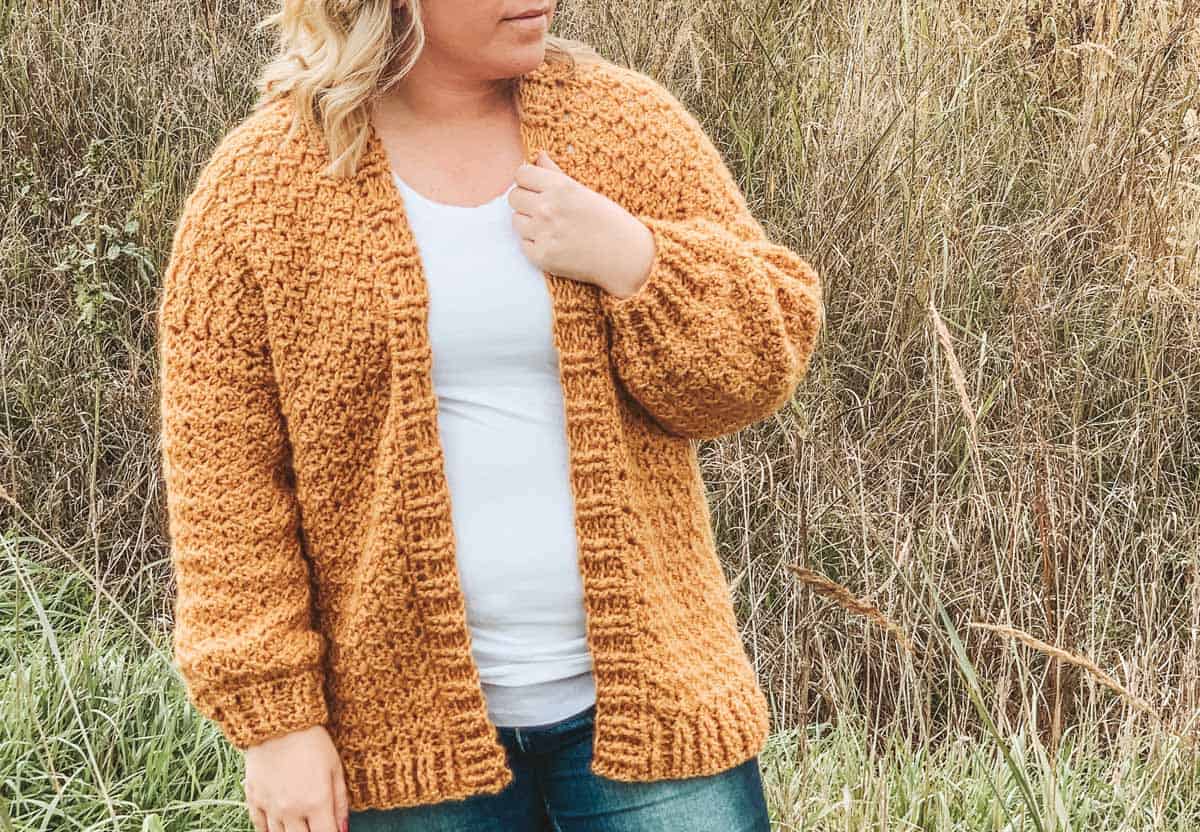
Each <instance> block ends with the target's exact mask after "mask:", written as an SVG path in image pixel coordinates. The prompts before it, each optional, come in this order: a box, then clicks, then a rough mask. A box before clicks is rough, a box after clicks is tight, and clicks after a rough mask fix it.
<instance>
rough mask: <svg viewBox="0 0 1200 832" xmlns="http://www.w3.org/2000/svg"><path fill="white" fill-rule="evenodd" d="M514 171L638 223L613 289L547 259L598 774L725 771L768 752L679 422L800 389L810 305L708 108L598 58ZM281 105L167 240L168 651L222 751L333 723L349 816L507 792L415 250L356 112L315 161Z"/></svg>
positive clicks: (222, 148)
mask: <svg viewBox="0 0 1200 832" xmlns="http://www.w3.org/2000/svg"><path fill="white" fill-rule="evenodd" d="M517 92H518V96H519V102H520V104H521V107H522V114H523V116H522V124H521V136H522V140H523V142H524V146H525V150H526V154H527V155H526V159H527V160H528V161H529V162H531V163H532V162H534V161H535V160H536V154H537V150H538V149H539V148H544V149H546V151H547V152H548V153H549V154H550V156H551V157H553V158H554V159H555V160H556V161H557V162H558V164H559V166H560V167H561V168H562V169H563V170H564V171H565V172H566V173H567V174H568V175H570V176H572V177H573V178H575V179H576V180H578V181H579V182H580V183H582V184H583V185H585V186H587V187H589V188H591V189H593V190H596V191H598V192H600V193H602V194H605V195H606V196H608V197H609V198H611V199H613V200H614V201H616V202H618V203H619V204H621V205H622V206H623V207H625V208H626V209H627V210H628V211H630V212H631V213H632V214H633V215H634V216H636V217H638V218H639V219H640V220H641V221H642V222H643V223H645V224H646V226H647V227H648V228H649V229H650V231H651V232H652V234H653V238H654V243H655V256H654V261H653V265H652V266H651V270H650V274H649V277H648V279H647V281H646V283H645V284H643V285H642V286H641V287H640V288H639V289H638V291H637V292H636V293H634V294H633V295H630V296H628V297H624V298H621V297H618V296H616V295H610V294H608V293H607V292H605V291H603V290H602V289H600V288H599V287H597V286H595V285H594V284H591V283H587V282H585V281H580V280H573V279H570V278H566V277H563V276H560V275H555V274H546V275H545V282H546V288H547V291H548V292H549V294H550V297H551V300H552V308H553V313H554V338H555V345H556V347H557V349H558V355H559V359H560V369H559V374H560V381H561V384H562V392H563V398H564V411H565V415H566V430H567V440H568V444H569V447H570V467H571V485H572V497H573V501H574V506H575V525H576V533H577V539H578V555H579V566H580V572H581V574H582V576H583V585H584V601H585V605H586V610H587V637H588V645H589V648H590V651H591V655H592V659H593V672H594V675H595V680H596V699H597V701H596V716H595V738H594V757H593V759H592V763H591V766H592V771H593V772H594V773H596V774H599V775H602V776H605V777H609V778H612V779H616V780H625V781H639V780H640V781H649V780H656V779H666V778H681V777H689V776H694V775H701V774H707V773H714V772H718V771H722V770H724V769H726V768H729V767H732V766H734V765H737V764H738V763H740V762H742V761H744V760H746V759H748V758H750V757H751V756H754V755H755V754H756V753H758V752H759V751H760V750H761V749H762V747H763V745H764V743H765V740H766V737H767V734H768V727H769V725H768V724H769V713H768V706H767V701H766V696H765V694H764V692H763V690H762V689H761V688H760V687H759V685H758V680H757V678H756V675H755V672H754V668H753V667H752V665H751V663H750V660H749V657H748V655H747V653H746V651H745V648H744V645H743V643H742V641H741V637H740V633H739V630H738V626H737V621H736V619H735V615H734V609H733V603H732V597H731V593H730V590H729V585H728V583H727V579H726V577H725V575H724V572H723V570H722V568H721V565H720V562H719V560H718V557H717V551H716V547H715V540H714V536H713V530H712V526H711V522H710V514H709V508H708V504H707V501H706V493H705V488H704V483H703V481H702V479H701V476H700V469H699V465H698V460H697V458H696V446H697V440H701V439H706V438H713V437H719V436H723V435H726V434H729V433H732V432H734V431H737V430H739V429H741V428H743V427H746V426H748V425H750V424H752V423H755V422H757V421H760V420H762V419H765V418H767V417H769V416H771V415H772V414H773V413H775V412H776V411H777V410H779V409H780V408H781V407H783V406H784V405H785V404H786V403H787V402H788V401H789V400H790V398H791V397H792V396H793V394H794V392H795V390H796V388H797V386H798V384H799V383H800V381H801V379H802V377H803V376H804V375H805V373H806V371H807V367H808V365H809V361H810V356H811V354H812V350H813V348H814V339H815V338H816V336H817V334H818V331H819V329H820V327H821V325H822V322H823V318H824V314H823V311H822V308H823V307H822V303H821V290H820V286H819V281H818V278H817V275H816V273H815V271H814V270H813V268H812V267H811V266H810V265H809V264H808V263H807V262H806V261H805V260H804V259H802V258H801V257H800V256H799V255H797V254H795V253H794V252H792V251H791V250H789V249H788V248H786V247H785V246H783V245H782V244H777V243H773V242H771V241H770V240H769V239H768V237H767V235H766V233H765V231H764V229H763V228H762V226H761V225H760V224H759V223H758V222H757V221H756V220H755V219H754V217H753V216H752V215H751V213H750V211H749V210H748V206H747V203H746V200H745V198H744V196H743V195H742V193H741V191H740V190H739V189H738V187H737V185H736V183H735V182H734V180H733V178H732V176H731V174H730V171H729V170H728V168H727V167H726V165H725V164H724V162H723V161H722V157H721V155H720V154H719V152H718V151H717V150H716V148H715V146H714V144H713V143H712V142H711V140H710V139H709V138H708V137H707V136H706V135H705V133H704V132H703V130H702V129H701V128H700V126H699V124H698V123H697V121H696V119H695V118H694V117H693V116H692V115H691V114H690V113H688V111H687V110H686V109H685V108H684V107H683V106H682V105H681V104H680V102H679V101H678V100H677V99H676V98H674V97H673V96H672V95H671V94H670V93H669V92H668V91H667V90H666V88H665V87H663V86H661V85H660V84H658V83H657V82H655V81H653V80H652V79H650V78H649V77H648V76H646V75H644V74H642V73H639V72H637V71H634V70H630V69H626V68H623V67H619V66H617V65H614V64H611V63H599V64H580V65H579V66H578V68H577V69H575V70H574V71H572V70H571V69H570V68H569V65H567V64H561V63H558V62H544V63H542V64H541V65H539V67H537V68H536V69H534V70H532V71H531V72H529V73H527V74H526V75H525V76H523V77H522V78H521V81H520V84H519V87H518V90H517ZM288 108H289V104H288V102H287V101H286V100H284V99H280V100H277V101H275V102H273V103H271V104H268V105H267V106H265V107H263V108H261V109H259V110H256V111H255V112H254V113H252V114H250V115H249V116H247V117H246V118H245V119H244V121H243V122H242V123H241V124H239V125H238V126H236V127H235V128H233V129H231V130H230V131H229V132H228V133H226V135H225V136H224V137H223V139H222V141H221V142H220V143H219V145H218V147H217V148H216V149H215V150H214V152H213V154H212V155H211V157H210V158H209V160H208V161H207V163H206V164H205V165H204V168H203V170H202V171H201V172H200V174H199V178H198V181H197V183H196V185H195V188H194V190H193V192H192V193H191V194H190V195H189V197H188V199H187V200H186V202H185V204H184V207H183V211H182V213H181V216H180V219H179V224H178V226H177V228H176V231H175V235H174V239H173V245H172V252H171V255H170V258H169V262H168V264H167V267H166V269H165V271H164V287H163V294H162V299H161V307H160V309H159V322H160V332H159V340H160V362H161V364H160V366H161V380H160V383H161V392H162V399H161V413H162V420H163V423H162V451H163V472H164V476H165V480H166V489H167V510H168V515H169V534H170V537H171V541H172V547H171V552H172V558H173V564H174V567H175V569H176V577H177V590H178V596H177V601H176V607H175V614H176V618H175V631H174V632H175V657H176V661H177V663H178V667H179V669H180V672H181V674H182V676H183V678H184V679H185V680H186V683H187V689H188V694H189V699H190V700H191V702H192V703H193V704H194V705H195V707H196V708H197V709H198V710H199V711H200V712H201V713H203V714H205V715H206V716H208V717H209V718H211V719H212V720H213V721H215V722H216V723H217V724H219V726H220V727H221V729H222V731H223V732H224V733H225V735H226V736H227V737H228V739H229V741H230V742H231V743H233V744H234V745H235V746H237V747H239V748H246V747H248V746H250V745H251V744H254V743H258V742H261V741H262V740H264V739H267V738H269V737H273V736H276V735H278V734H281V733H284V732H288V731H292V730H296V729H299V728H304V727H307V726H312V725H317V724H322V723H324V724H325V725H326V726H328V729H329V731H330V734H331V736H332V737H333V739H334V742H335V744H336V746H337V748H338V751H339V755H340V757H341V760H342V763H343V766H344V769H345V773H346V779H347V786H348V788H349V793H350V805H351V808H352V809H355V810H358V809H362V808H366V807H389V806H403V805H416V804H421V803H432V802H437V801H441V800H445V799H451V798H462V797H465V796H468V795H471V794H478V793H484V792H497V791H499V790H502V789H503V788H504V787H505V785H506V784H507V783H509V782H510V781H511V778H512V773H511V771H510V770H509V768H508V766H507V763H506V758H505V753H504V749H503V747H502V745H501V744H500V743H499V742H498V740H497V736H496V733H495V731H496V726H494V725H493V724H491V722H490V721H489V720H488V717H487V710H486V706H485V702H484V698H483V695H482V691H481V688H480V679H479V674H478V669H477V667H476V665H475V662H474V660H473V658H472V656H471V650H470V644H469V633H468V630H467V627H466V622H465V611H464V601H463V594H462V591H461V588H460V586H459V581H458V573H457V569H456V565H455V554H454V539H453V527H452V522H451V510H450V503H449V492H448V489H447V486H446V479H445V473H444V470H443V462H444V459H443V455H442V449H441V446H440V442H439V438H438V433H437V413H436V404H437V400H436V396H435V394H434V392H433V390H432V385H431V377H430V370H431V350H430V345H429V339H428V333H427V330H426V322H427V315H428V300H429V298H428V293H427V291H426V285H425V281H424V279H423V275H422V269H421V264H420V257H419V255H418V252H417V250H416V246H415V242H414V238H413V235H412V233H411V230H410V229H409V227H408V224H407V222H406V220H405V214H404V210H403V203H402V200H401V199H400V198H399V196H398V193H399V192H398V191H397V189H396V187H395V184H394V182H393V180H392V176H391V170H390V167H389V165H388V161H387V155H386V153H385V152H384V149H383V146H382V143H381V142H380V139H379V136H378V135H377V134H376V133H375V132H374V130H373V129H372V131H371V133H370V135H369V138H368V142H367V145H366V150H365V156H364V158H363V160H362V164H361V165H360V166H359V168H358V170H357V172H356V174H355V175H354V176H353V177H349V178H335V177H333V176H331V175H329V174H327V173H325V172H324V167H325V166H326V165H327V164H328V162H329V155H328V153H327V151H326V149H325V146H324V144H323V143H322V142H321V140H320V139H319V137H318V136H317V135H316V132H315V130H313V129H311V128H309V127H306V126H304V125H303V124H301V125H299V126H298V128H297V129H296V130H294V131H289V125H290V121H291V113H290V111H289V109H288Z"/></svg>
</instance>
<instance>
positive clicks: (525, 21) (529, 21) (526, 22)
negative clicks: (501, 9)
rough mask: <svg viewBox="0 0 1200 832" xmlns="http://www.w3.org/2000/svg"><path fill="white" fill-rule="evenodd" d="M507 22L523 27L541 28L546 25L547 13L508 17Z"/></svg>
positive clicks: (505, 19) (505, 20)
mask: <svg viewBox="0 0 1200 832" xmlns="http://www.w3.org/2000/svg"><path fill="white" fill-rule="evenodd" d="M504 22H505V23H512V24H513V25H514V26H519V27H520V28H522V29H541V28H543V27H544V26H545V25H546V13H545V12H542V13H541V14H531V15H528V16H526V17H506V18H504Z"/></svg>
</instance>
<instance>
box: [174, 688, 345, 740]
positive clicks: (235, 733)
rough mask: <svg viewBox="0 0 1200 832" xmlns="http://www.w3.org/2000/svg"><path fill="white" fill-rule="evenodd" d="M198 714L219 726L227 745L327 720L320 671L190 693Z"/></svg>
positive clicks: (295, 729) (327, 714)
mask: <svg viewBox="0 0 1200 832" xmlns="http://www.w3.org/2000/svg"><path fill="white" fill-rule="evenodd" d="M189 698H190V699H191V700H192V703H193V704H194V705H195V706H196V708H197V710H199V711H200V712H201V713H203V714H206V715H208V716H209V717H210V718H211V719H212V720H213V721H214V722H216V723H217V725H218V726H220V728H221V730H222V731H223V732H224V734H225V736H226V738H227V739H228V740H229V742H230V744H232V745H233V746H235V747H236V748H239V749H241V750H243V751H245V750H246V749H247V748H249V747H250V746H252V745H257V744H258V743H260V742H263V741H264V740H268V739H271V738H272V737H275V736H278V735H280V734H286V733H289V732H291V731H298V730H300V729H303V728H308V727H311V726H313V725H323V724H325V723H326V722H328V720H329V710H328V708H327V706H326V702H325V692H324V688H323V675H322V671H321V669H320V668H307V669H305V670H302V671H299V672H297V673H294V674H292V675H290V676H279V677H276V678H274V679H267V680H265V681H261V682H255V683H253V684H248V685H242V686H241V687H237V688H233V689H230V690H226V689H219V688H213V689H210V690H205V691H203V692H198V693H193V692H191V691H189Z"/></svg>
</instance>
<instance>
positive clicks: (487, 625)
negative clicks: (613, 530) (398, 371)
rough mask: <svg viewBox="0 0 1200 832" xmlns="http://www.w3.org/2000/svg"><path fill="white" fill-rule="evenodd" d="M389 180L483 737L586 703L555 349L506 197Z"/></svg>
mask: <svg viewBox="0 0 1200 832" xmlns="http://www.w3.org/2000/svg"><path fill="white" fill-rule="evenodd" d="M393 179H394V180H395V182H396V185H397V187H398V188H399V191H400V193H401V195H402V197H403V199H404V206H405V213H406V214H407V216H408V221H409V225H410V227H411V229H412V233H413V237H414V240H415V242H416V245H417V249H418V252H419V254H420V257H421V262H422V266H423V268H424V272H425V278H426V284H427V286H428V292H429V339H430V345H431V349H432V352H433V388H434V392H435V394H436V395H437V404H438V407H437V409H438V431H439V434H440V440H441V445H442V451H443V455H444V457H445V471H446V480H447V485H448V487H449V490H450V507H451V515H452V518H453V525H454V537H455V553H456V560H457V563H458V571H459V578H460V581H461V584H462V588H463V595H464V596H465V598H466V611H467V624H468V629H469V631H470V634H471V642H472V644H471V649H472V653H473V655H474V658H475V661H476V664H477V666H478V668H479V675H480V680H481V682H482V684H483V692H484V696H485V698H486V700H487V703H488V713H489V716H490V718H491V719H492V721H493V722H494V723H495V724H496V725H501V726H521V727H525V726H533V725H542V724H545V723H549V722H555V721H558V720H559V719H563V718H565V717H568V716H571V715H573V714H576V713H578V712H579V711H582V710H583V709H584V708H586V707H588V706H589V705H590V704H592V703H593V702H594V701H595V687H594V680H593V677H592V673H591V669H592V660H591V654H590V652H589V650H588V645H587V636H586V626H585V624H586V621H585V613H584V606H583V583H582V578H581V575H580V572H579V564H578V551H577V548H576V547H577V541H576V536H575V518H574V503H573V498H572V492H571V482H570V472H569V468H568V456H567V435H566V424H565V421H564V411H563V398H562V387H561V384H560V381H559V375H558V351H557V349H556V348H555V345H554V340H553V332H552V329H551V325H552V311H551V304H550V294H549V292H548V291H547V288H546V283H545V278H544V277H543V276H542V272H541V271H540V270H539V269H538V268H537V267H536V266H535V265H534V264H533V263H532V262H530V260H529V258H527V257H526V256H525V253H524V252H523V251H522V250H521V245H520V237H519V235H518V234H517V232H516V231H514V230H513V227H512V213H513V211H512V208H511V207H510V206H509V204H508V192H509V191H511V190H512V188H514V187H516V183H513V184H511V185H509V188H508V190H507V191H505V192H504V193H503V194H502V195H500V196H498V197H496V198H495V199H492V200H490V201H489V202H487V203H485V204H483V205H478V206H459V205H448V204H445V203H441V202H434V201H433V200H430V199H427V198H426V197H424V196H422V195H421V194H419V193H417V192H416V191H415V190H413V188H412V187H411V186H409V185H408V183H407V182H405V181H404V180H403V179H401V178H400V177H399V176H396V175H394V174H393Z"/></svg>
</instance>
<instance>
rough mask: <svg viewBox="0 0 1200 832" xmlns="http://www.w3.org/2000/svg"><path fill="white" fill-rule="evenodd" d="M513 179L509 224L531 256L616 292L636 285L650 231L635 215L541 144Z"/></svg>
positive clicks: (645, 267)
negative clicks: (577, 177)
mask: <svg viewBox="0 0 1200 832" xmlns="http://www.w3.org/2000/svg"><path fill="white" fill-rule="evenodd" d="M514 179H515V181H516V184H517V187H515V188H513V190H512V192H511V193H510V194H509V197H508V202H509V205H511V206H512V208H513V211H514V213H513V228H514V229H515V230H516V232H517V233H518V234H519V235H520V236H521V247H522V249H523V250H524V252H525V256H526V257H528V258H529V260H530V262H532V263H533V264H534V265H535V266H537V267H538V268H540V269H542V270H543V271H547V272H551V273H552V274H556V275H561V276H562V277H569V278H571V279H573V280H580V281H583V282H585V283H594V284H595V285H597V286H599V287H600V288H601V289H604V290H605V291H607V292H609V293H610V294H613V295H616V296H618V297H627V296H628V295H631V294H633V293H634V292H635V291H637V289H638V287H639V286H641V285H642V283H643V282H644V281H645V280H646V278H647V277H648V276H649V273H650V265H651V263H652V262H653V260H654V237H653V235H652V234H651V233H650V229H648V228H646V226H645V225H644V224H642V222H641V221H640V220H638V219H637V217H635V216H633V215H632V214H630V213H629V212H628V211H626V210H625V209H624V208H623V207H621V206H620V205H618V204H617V203H615V202H613V201H612V200H611V199H609V198H608V197H606V196H604V195H603V194H599V193H597V192H596V191H593V190H592V189H591V188H588V187H587V186H585V185H583V184H581V183H579V182H578V181H576V180H575V179H572V178H571V177H570V176H568V175H567V174H565V173H563V171H562V169H561V168H559V166H558V165H556V164H555V163H554V160H553V159H551V158H550V156H549V155H548V154H547V153H546V151H544V150H543V151H540V152H539V153H538V160H537V164H536V165H530V164H528V163H526V164H522V165H521V166H520V167H519V168H517V172H516V174H515V175H514Z"/></svg>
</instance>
